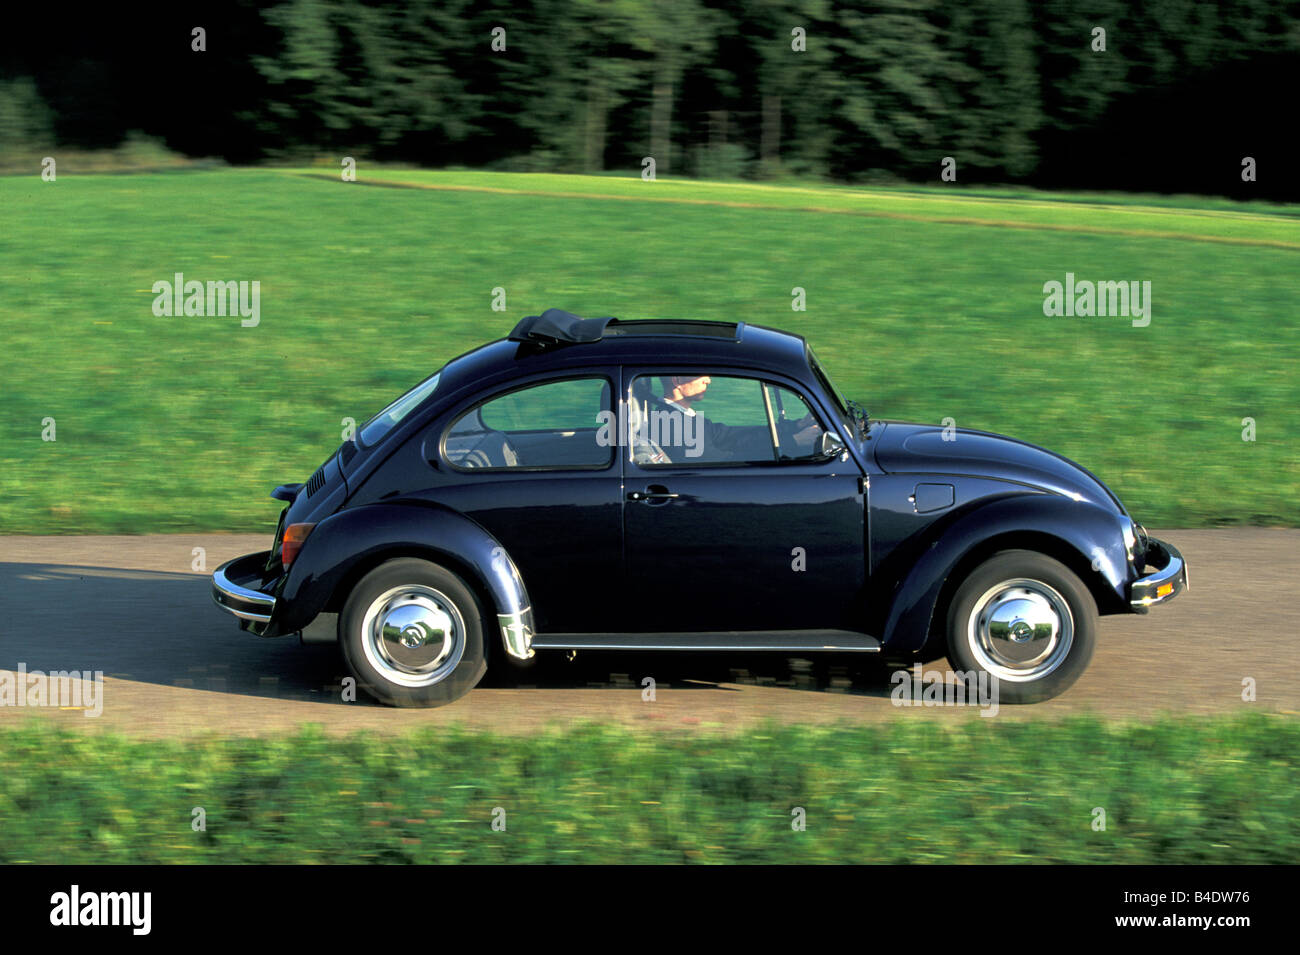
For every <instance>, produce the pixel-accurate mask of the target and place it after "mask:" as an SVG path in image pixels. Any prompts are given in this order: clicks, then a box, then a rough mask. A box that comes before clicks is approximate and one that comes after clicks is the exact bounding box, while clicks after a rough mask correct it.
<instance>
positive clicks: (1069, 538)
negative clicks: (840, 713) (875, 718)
mask: <svg viewBox="0 0 1300 955" xmlns="http://www.w3.org/2000/svg"><path fill="white" fill-rule="evenodd" d="M999 537H1005V538H1007V541H1008V546H1012V547H1014V546H1024V545H1023V544H1022V545H1017V544H1016V543H1014V540H1015V538H1020V539H1022V540H1025V539H1031V538H1037V539H1039V540H1041V541H1044V542H1049V543H1051V544H1052V548H1051V549H1052V550H1055V551H1057V552H1064V553H1065V554H1068V555H1069V556H1070V557H1071V560H1070V561H1069V563H1070V564H1071V565H1072V566H1073V567H1074V568H1076V569H1081V568H1083V567H1089V568H1091V570H1089V571H1088V573H1090V574H1091V575H1092V579H1086V578H1085V580H1084V585H1085V586H1087V587H1088V588H1089V590H1091V591H1092V592H1093V593H1094V595H1096V596H1097V597H1098V599H1099V602H1104V603H1105V604H1107V605H1108V606H1102V607H1100V608H1099V609H1101V610H1102V611H1103V612H1105V611H1106V610H1110V609H1116V608H1121V609H1127V606H1128V603H1127V591H1126V587H1127V584H1128V580H1129V562H1128V552H1127V550H1126V549H1125V545H1124V535H1123V529H1122V527H1121V524H1120V518H1119V517H1118V516H1117V515H1116V514H1115V513H1113V512H1111V511H1108V510H1106V509H1104V508H1102V507H1099V506H1097V505H1096V504H1092V503H1089V502H1087V501H1074V500H1071V499H1069V498H1064V497H1060V496H1058V495H1054V494H1038V493H1034V494H1014V495H1008V496H1003V497H999V498H996V499H994V500H992V501H986V502H984V503H980V504H976V505H975V506H974V507H973V508H970V509H967V510H964V511H961V512H958V513H956V514H953V515H952V516H951V517H950V518H949V519H948V520H946V521H937V522H935V524H932V525H931V526H930V527H929V528H927V529H926V531H925V536H924V538H923V539H922V540H920V541H918V542H917V543H916V544H915V545H914V546H912V547H909V548H907V551H906V553H907V559H908V560H910V561H911V567H910V570H908V571H907V572H906V573H903V574H900V575H899V577H898V578H895V579H897V580H898V583H897V585H896V587H895V588H894V591H893V596H892V598H890V597H887V596H885V595H880V596H881V598H882V599H885V600H887V601H888V613H887V615H886V617H885V621H884V624H883V626H882V628H881V637H880V640H881V644H882V646H883V647H884V649H885V650H886V651H889V652H902V653H907V652H916V651H918V650H920V649H921V648H922V647H923V646H924V644H925V642H926V638H927V637H928V635H929V633H930V627H931V623H932V621H933V618H934V613H935V610H936V608H937V605H938V602H939V599H940V595H941V594H942V593H943V590H944V585H945V584H946V583H947V582H948V580H949V578H950V577H951V576H952V574H953V572H954V571H955V570H958V569H959V568H961V569H962V571H963V573H964V571H965V570H966V568H965V567H963V566H962V565H963V562H964V560H965V559H966V558H968V557H969V556H971V555H973V554H975V553H976V552H977V550H978V549H980V548H982V547H985V546H986V545H988V544H989V543H990V542H994V541H995V539H996V538H999ZM1049 556H1050V554H1049ZM1112 595H1113V598H1114V600H1113V602H1112V599H1111V598H1112Z"/></svg>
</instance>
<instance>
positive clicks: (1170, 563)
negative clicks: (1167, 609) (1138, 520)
mask: <svg viewBox="0 0 1300 955" xmlns="http://www.w3.org/2000/svg"><path fill="white" fill-rule="evenodd" d="M1147 540H1148V544H1147V553H1148V554H1151V553H1153V552H1154V553H1155V560H1154V561H1149V562H1150V563H1151V565H1152V566H1153V567H1156V568H1158V569H1157V570H1156V572H1155V573H1154V574H1148V575H1146V576H1145V577H1139V578H1138V579H1137V580H1135V581H1133V583H1132V584H1131V585H1130V589H1129V604H1130V605H1131V606H1132V607H1133V609H1134V610H1136V611H1137V612H1138V613H1146V611H1147V610H1148V609H1149V608H1151V607H1154V606H1156V605H1157V604H1162V603H1166V602H1167V601H1170V600H1173V599H1174V598H1175V597H1177V596H1178V595H1179V594H1181V593H1182V592H1183V591H1184V590H1187V589H1189V587H1190V586H1191V585H1190V584H1189V583H1188V577H1187V562H1186V561H1184V560H1183V555H1182V554H1181V553H1179V551H1178V548H1176V547H1174V546H1173V545H1172V544H1167V543H1165V542H1164V541H1162V540H1158V539H1157V538H1154V537H1148V538H1147ZM1169 583H1172V584H1173V586H1174V589H1173V590H1171V591H1170V592H1169V593H1167V594H1165V595H1164V596H1163V597H1157V596H1156V595H1155V594H1156V591H1157V590H1158V589H1159V588H1160V587H1162V586H1164V585H1165V584H1169Z"/></svg>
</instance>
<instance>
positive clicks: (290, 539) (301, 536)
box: [280, 524, 316, 570]
mask: <svg viewBox="0 0 1300 955" xmlns="http://www.w3.org/2000/svg"><path fill="white" fill-rule="evenodd" d="M315 526H316V525H315V524H290V525H289V526H288V527H286V528H285V529H284V541H283V542H282V543H281V545H280V563H281V564H283V565H284V568H285V570H288V569H289V565H290V564H292V563H293V559H294V558H295V557H297V556H298V551H300V550H302V545H303V542H304V541H306V540H307V535H308V534H310V533H311V529H312V528H313V527H315Z"/></svg>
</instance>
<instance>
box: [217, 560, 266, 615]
mask: <svg viewBox="0 0 1300 955" xmlns="http://www.w3.org/2000/svg"><path fill="white" fill-rule="evenodd" d="M235 560H243V558H242V557H237V558H235ZM234 562H235V561H234V560H231V561H227V562H226V563H224V564H222V565H221V566H220V567H218V568H217V569H216V570H214V571H213V572H212V602H213V603H215V604H216V605H217V606H218V607H220V608H221V609H222V610H224V611H226V613H229V614H234V615H235V616H236V617H239V618H240V619H241V620H251V621H252V622H254V623H269V622H270V620H271V614H273V613H275V598H274V597H272V596H271V595H270V594H264V593H262V592H261V591H260V590H250V589H249V588H247V587H242V586H240V585H239V584H237V583H235V582H234V581H232V580H231V579H230V578H229V577H227V576H226V568H227V567H229V566H230V565H231V564H233V563H234ZM218 595H220V596H221V597H227V598H229V599H231V600H235V601H241V602H243V603H246V604H252V605H253V606H255V607H258V608H265V609H266V613H256V612H254V611H252V610H241V609H239V608H237V607H232V606H231V605H230V604H228V603H222V601H221V600H220V598H219V596H218Z"/></svg>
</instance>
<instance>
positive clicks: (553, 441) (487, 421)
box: [443, 378, 613, 470]
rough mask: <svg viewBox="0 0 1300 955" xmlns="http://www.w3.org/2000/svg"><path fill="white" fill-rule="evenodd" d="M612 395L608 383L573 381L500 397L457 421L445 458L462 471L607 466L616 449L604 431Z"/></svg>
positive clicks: (448, 438)
mask: <svg viewBox="0 0 1300 955" xmlns="http://www.w3.org/2000/svg"><path fill="white" fill-rule="evenodd" d="M609 394H610V385H609V382H608V381H607V380H606V379H604V378H570V379H566V380H564V381H548V382H545V383H543V384H540V385H532V386H531V387H527V388H520V389H519V390H517V391H511V392H508V393H506V394H504V395H499V396H498V397H496V398H491V399H489V400H487V401H485V402H482V403H481V404H478V405H475V406H474V407H473V408H471V409H470V410H468V411H466V412H465V413H464V414H462V415H461V416H460V417H459V418H457V419H456V420H455V421H454V422H452V425H451V427H450V428H448V429H447V434H446V437H445V438H444V439H443V455H444V456H445V457H446V459H447V461H448V462H449V463H450V464H451V465H452V466H453V467H457V468H489V469H494V470H500V469H509V468H548V469H557V470H563V469H569V468H601V467H607V466H608V465H609V464H610V463H612V461H613V448H612V447H611V445H610V443H609V442H608V441H606V440H600V438H601V437H603V436H602V435H601V433H600V432H601V424H602V422H603V421H605V420H607V418H608V417H609V415H608V408H609ZM601 412H606V414H604V415H602V414H601Z"/></svg>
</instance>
